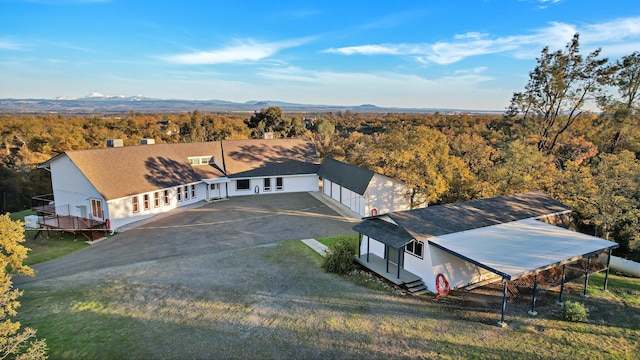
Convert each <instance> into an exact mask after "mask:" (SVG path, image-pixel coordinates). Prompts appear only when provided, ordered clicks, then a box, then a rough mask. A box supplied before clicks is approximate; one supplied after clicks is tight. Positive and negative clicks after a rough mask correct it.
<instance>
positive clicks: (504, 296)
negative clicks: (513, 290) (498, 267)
mask: <svg viewBox="0 0 640 360" xmlns="http://www.w3.org/2000/svg"><path fill="white" fill-rule="evenodd" d="M508 283H509V281H508V280H507V279H506V278H502V284H503V285H502V313H501V316H500V321H498V325H499V326H500V327H507V323H506V322H504V312H505V310H506V309H507V284H508Z"/></svg>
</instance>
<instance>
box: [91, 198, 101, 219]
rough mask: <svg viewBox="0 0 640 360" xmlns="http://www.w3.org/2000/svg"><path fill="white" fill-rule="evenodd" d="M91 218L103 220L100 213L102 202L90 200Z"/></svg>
mask: <svg viewBox="0 0 640 360" xmlns="http://www.w3.org/2000/svg"><path fill="white" fill-rule="evenodd" d="M91 217H92V218H94V219H99V220H104V213H103V212H102V200H100V199H91Z"/></svg>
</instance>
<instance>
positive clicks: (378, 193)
mask: <svg viewBox="0 0 640 360" xmlns="http://www.w3.org/2000/svg"><path fill="white" fill-rule="evenodd" d="M408 191H409V188H408V187H407V186H406V185H405V184H404V183H403V182H401V181H398V180H394V179H392V178H389V177H386V176H384V175H380V174H374V175H373V178H372V179H371V182H370V183H369V186H368V187H367V191H366V192H365V198H366V199H367V203H366V207H365V209H364V211H365V212H366V216H369V215H371V211H372V210H373V209H376V210H377V212H378V214H385V213H389V212H393V211H403V210H409V209H410V207H411V204H410V201H409V199H408V198H407V197H406V194H407V192H408ZM362 215H365V214H362Z"/></svg>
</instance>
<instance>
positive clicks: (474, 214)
mask: <svg viewBox="0 0 640 360" xmlns="http://www.w3.org/2000/svg"><path fill="white" fill-rule="evenodd" d="M567 211H571V208H569V207H567V206H566V205H564V204H562V203H560V202H558V201H556V200H554V199H553V198H551V197H550V196H548V195H546V194H543V193H541V192H529V193H524V194H515V195H507V196H499V197H495V198H490V199H479V200H472V201H465V202H460V203H454V204H446V205H438V206H429V207H426V208H422V209H413V210H408V211H398V212H393V213H388V214H386V215H387V216H389V217H390V218H391V219H392V220H393V221H395V222H396V223H397V224H398V226H400V227H402V228H403V229H404V230H406V231H407V232H409V233H410V234H412V235H413V236H414V237H415V238H416V239H418V240H423V239H427V238H430V237H433V236H440V235H445V234H451V233H456V232H460V231H465V230H471V229H477V228H481V227H485V226H491V225H497V224H503V223H508V222H512V221H517V220H523V219H529V218H537V217H542V216H545V215H551V214H555V213H560V212H567Z"/></svg>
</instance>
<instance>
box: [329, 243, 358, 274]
mask: <svg viewBox="0 0 640 360" xmlns="http://www.w3.org/2000/svg"><path fill="white" fill-rule="evenodd" d="M354 256H355V249H354V248H353V244H352V243H351V242H350V241H349V239H347V238H341V239H338V240H337V241H336V242H334V243H332V244H331V245H329V253H327V255H326V256H325V257H324V260H323V262H322V268H323V269H324V270H325V271H326V272H330V273H334V274H338V275H346V274H348V273H350V272H351V270H353V268H354V265H353V257H354Z"/></svg>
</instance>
